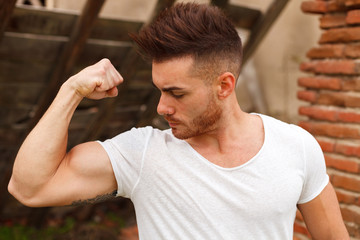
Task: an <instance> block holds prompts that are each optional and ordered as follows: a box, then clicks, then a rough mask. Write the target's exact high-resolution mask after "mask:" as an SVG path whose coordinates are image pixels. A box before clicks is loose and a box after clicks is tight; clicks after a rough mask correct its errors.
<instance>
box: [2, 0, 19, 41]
mask: <svg viewBox="0 0 360 240" xmlns="http://www.w3.org/2000/svg"><path fill="white" fill-rule="evenodd" d="M15 3H16V0H2V1H0V41H1V39H2V36H3V34H4V31H5V28H6V25H7V23H8V21H9V19H10V17H11V14H12V12H13V10H14V8H15Z"/></svg>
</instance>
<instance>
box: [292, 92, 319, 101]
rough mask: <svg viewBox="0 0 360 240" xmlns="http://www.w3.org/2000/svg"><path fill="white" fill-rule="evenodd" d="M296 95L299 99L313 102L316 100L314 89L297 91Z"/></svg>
mask: <svg viewBox="0 0 360 240" xmlns="http://www.w3.org/2000/svg"><path fill="white" fill-rule="evenodd" d="M297 97H298V99H300V100H304V101H307V102H313V103H314V102H316V100H317V93H316V92H314V91H306V90H303V91H298V93H297Z"/></svg>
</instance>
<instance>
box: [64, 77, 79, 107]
mask: <svg viewBox="0 0 360 240" xmlns="http://www.w3.org/2000/svg"><path fill="white" fill-rule="evenodd" d="M60 91H64V92H66V95H67V96H71V98H72V99H73V100H75V101H78V102H79V103H80V102H81V100H82V99H83V98H84V97H85V96H82V95H81V94H80V92H79V91H78V90H77V88H76V86H75V85H74V83H73V81H72V77H70V78H69V79H68V80H67V81H66V82H64V83H63V84H62V86H61V88H60Z"/></svg>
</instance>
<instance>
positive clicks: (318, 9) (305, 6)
mask: <svg viewBox="0 0 360 240" xmlns="http://www.w3.org/2000/svg"><path fill="white" fill-rule="evenodd" d="M327 5H328V4H327V3H326V2H320V1H317V2H315V1H304V2H302V3H301V10H302V11H303V12H306V13H326V12H327V11H328V6H327Z"/></svg>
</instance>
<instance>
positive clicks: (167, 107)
mask: <svg viewBox="0 0 360 240" xmlns="http://www.w3.org/2000/svg"><path fill="white" fill-rule="evenodd" d="M169 100H170V99H167V98H166V96H164V94H161V96H160V99H159V103H158V106H157V112H158V114H159V115H172V114H174V112H175V109H174V107H172V106H171V103H170V101H169Z"/></svg>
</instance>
